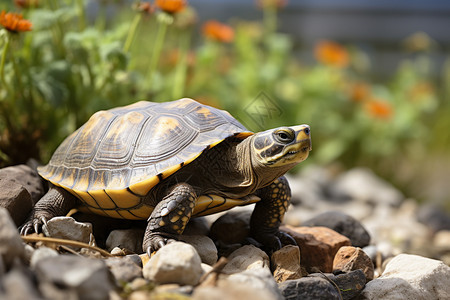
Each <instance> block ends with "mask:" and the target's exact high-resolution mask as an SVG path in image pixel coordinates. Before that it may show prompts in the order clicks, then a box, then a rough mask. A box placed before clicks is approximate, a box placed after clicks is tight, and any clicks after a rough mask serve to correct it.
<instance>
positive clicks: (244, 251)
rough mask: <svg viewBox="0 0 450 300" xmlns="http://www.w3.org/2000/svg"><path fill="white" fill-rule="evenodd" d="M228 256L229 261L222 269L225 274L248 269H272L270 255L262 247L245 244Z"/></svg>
mask: <svg viewBox="0 0 450 300" xmlns="http://www.w3.org/2000/svg"><path fill="white" fill-rule="evenodd" d="M227 258H228V263H227V264H226V265H225V267H224V268H223V270H222V273H224V274H234V273H240V272H243V271H246V270H255V269H256V270H258V269H267V270H269V271H270V268H269V267H270V263H269V257H268V256H267V254H266V253H265V252H264V251H262V250H261V249H259V248H257V247H255V246H253V245H246V246H243V247H241V248H239V249H237V250H236V251H234V252H233V253H231V255H230V256H228V257H227Z"/></svg>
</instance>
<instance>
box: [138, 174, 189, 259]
mask: <svg viewBox="0 0 450 300" xmlns="http://www.w3.org/2000/svg"><path fill="white" fill-rule="evenodd" d="M196 199H197V195H196V193H195V190H194V188H192V186H190V185H189V184H187V183H179V184H176V185H175V186H173V187H172V188H171V189H170V190H169V192H168V194H167V196H165V197H164V198H163V199H162V200H161V201H160V202H159V203H158V205H156V207H155V209H154V210H153V212H152V214H151V215H150V217H149V219H148V224H147V229H146V231H145V235H144V242H143V250H144V251H146V252H147V254H148V255H149V256H150V254H151V253H152V252H153V251H157V250H159V249H160V248H161V247H163V246H164V245H166V244H167V243H170V242H173V241H174V240H175V239H176V237H177V236H178V235H180V234H182V233H183V231H184V228H185V227H186V224H187V223H188V222H189V219H190V218H191V215H192V212H193V210H194V207H195V201H196Z"/></svg>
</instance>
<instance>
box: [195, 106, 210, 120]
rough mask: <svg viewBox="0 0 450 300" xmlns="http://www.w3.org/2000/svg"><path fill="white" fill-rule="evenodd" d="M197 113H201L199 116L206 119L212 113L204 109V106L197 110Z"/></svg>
mask: <svg viewBox="0 0 450 300" xmlns="http://www.w3.org/2000/svg"><path fill="white" fill-rule="evenodd" d="M196 112H197V113H199V114H202V115H203V116H205V117H206V118H207V117H209V116H210V115H211V111H210V110H209V109H208V108H206V107H204V106H202V107H201V108H200V109H197V110H196Z"/></svg>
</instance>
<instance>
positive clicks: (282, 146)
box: [251, 124, 312, 168]
mask: <svg viewBox="0 0 450 300" xmlns="http://www.w3.org/2000/svg"><path fill="white" fill-rule="evenodd" d="M251 148H252V152H253V153H254V154H253V157H255V158H256V160H257V162H258V163H259V164H260V165H263V166H268V167H284V168H285V167H288V168H291V167H293V166H294V165H296V164H298V163H300V162H302V161H304V160H305V159H306V158H307V157H308V154H309V151H311V150H312V148H311V133H310V129H309V126H308V125H305V124H304V125H298V126H292V127H279V128H275V129H271V130H267V131H263V132H259V133H257V134H255V135H254V136H253V139H252V145H251Z"/></svg>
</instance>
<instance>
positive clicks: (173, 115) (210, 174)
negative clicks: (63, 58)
mask: <svg viewBox="0 0 450 300" xmlns="http://www.w3.org/2000/svg"><path fill="white" fill-rule="evenodd" d="M310 150H311V135H310V127H309V126H308V125H306V124H303V125H296V126H291V127H279V128H275V129H270V130H265V131H261V132H257V133H253V132H251V131H249V130H247V129H246V128H245V127H244V126H243V125H242V124H241V123H240V122H239V121H237V120H236V119H235V118H234V117H232V115H231V114H230V113H228V112H227V111H225V110H221V109H218V108H214V107H212V106H208V105H204V104H201V103H199V102H197V101H195V100H193V99H190V98H182V99H179V100H175V101H168V102H148V101H140V102H137V103H134V104H131V105H128V106H123V107H118V108H113V109H110V110H104V111H99V112H96V113H95V114H93V115H92V116H91V117H90V119H89V120H88V121H87V122H86V123H85V124H84V125H82V126H81V127H80V128H79V129H78V130H76V131H75V132H74V133H72V134H71V135H69V136H68V137H67V138H66V139H65V140H64V141H63V142H62V143H61V144H60V145H59V147H58V148H57V149H56V151H55V152H54V154H53V156H52V157H51V159H50V161H49V163H48V164H47V165H45V166H40V167H38V173H39V175H40V176H41V177H42V178H44V179H45V180H47V181H48V182H49V189H48V192H47V193H46V194H45V195H44V196H43V197H42V198H41V199H40V200H39V201H38V202H37V203H36V205H35V207H34V208H33V210H32V211H31V214H30V216H29V217H28V219H27V220H26V222H25V223H24V224H23V225H22V226H21V228H20V231H21V234H23V235H26V234H28V233H31V232H33V231H34V232H39V231H40V230H42V226H43V225H44V224H46V222H47V221H48V220H50V219H51V218H53V217H56V216H64V215H66V214H67V213H68V212H69V211H70V210H71V209H73V208H78V209H79V210H81V211H87V212H90V213H94V214H99V215H103V216H107V217H111V218H120V219H127V220H147V224H146V226H147V227H146V230H145V234H144V240H143V251H144V252H147V253H148V254H149V255H150V253H152V252H154V251H157V250H159V249H160V248H161V247H163V246H165V245H166V244H167V243H170V242H173V241H175V240H177V239H178V237H179V235H181V234H182V233H183V231H184V229H185V227H186V224H187V223H188V221H189V220H190V219H191V218H193V217H199V216H205V215H209V214H213V213H217V212H221V211H224V210H228V209H230V208H232V207H235V206H242V205H247V204H251V203H256V204H255V207H254V210H253V213H252V216H251V220H250V238H251V239H252V240H253V241H256V242H257V243H258V244H259V245H261V247H264V248H266V249H272V250H276V249H279V248H280V247H281V241H285V240H292V238H291V237H288V236H286V234H285V233H282V232H280V230H279V226H280V223H281V222H282V219H283V216H284V214H285V212H286V210H287V207H288V205H289V201H290V197H291V192H290V188H289V183H288V181H287V179H286V178H285V177H284V174H285V173H286V172H287V171H288V170H290V169H291V168H292V167H294V166H295V165H297V164H298V163H300V162H301V161H303V160H305V159H306V158H307V157H308V154H309V151H310ZM280 240H281V241H280Z"/></svg>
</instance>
